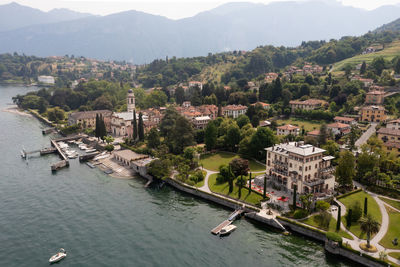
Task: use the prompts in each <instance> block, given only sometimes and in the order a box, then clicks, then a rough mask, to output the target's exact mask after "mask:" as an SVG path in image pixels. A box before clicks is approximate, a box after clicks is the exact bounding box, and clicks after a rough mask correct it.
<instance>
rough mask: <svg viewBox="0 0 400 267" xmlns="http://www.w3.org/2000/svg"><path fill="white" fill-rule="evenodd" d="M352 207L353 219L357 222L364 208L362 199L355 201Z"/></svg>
mask: <svg viewBox="0 0 400 267" xmlns="http://www.w3.org/2000/svg"><path fill="white" fill-rule="evenodd" d="M350 209H351V210H352V214H351V217H350V219H351V221H352V222H357V221H358V220H359V219H360V218H361V216H362V208H361V204H360V201H356V202H353V203H352V204H351V206H350Z"/></svg>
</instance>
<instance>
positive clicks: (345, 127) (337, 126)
mask: <svg viewBox="0 0 400 267" xmlns="http://www.w3.org/2000/svg"><path fill="white" fill-rule="evenodd" d="M326 127H327V129H328V130H330V131H332V133H333V134H334V135H340V136H342V135H346V134H348V133H350V131H351V126H350V124H344V123H340V122H334V123H331V124H328V125H326Z"/></svg>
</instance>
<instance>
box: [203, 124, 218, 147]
mask: <svg viewBox="0 0 400 267" xmlns="http://www.w3.org/2000/svg"><path fill="white" fill-rule="evenodd" d="M217 137H218V129H217V126H215V123H214V122H210V123H208V124H207V127H206V131H205V133H204V142H205V144H206V149H207V150H208V151H210V150H212V149H214V147H215V144H216V143H217Z"/></svg>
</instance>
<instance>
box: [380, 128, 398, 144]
mask: <svg viewBox="0 0 400 267" xmlns="http://www.w3.org/2000/svg"><path fill="white" fill-rule="evenodd" d="M377 133H378V138H379V139H381V140H382V141H383V142H384V143H386V142H394V143H399V144H400V130H399V129H390V128H380V129H379V130H378V132H377Z"/></svg>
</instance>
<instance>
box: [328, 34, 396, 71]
mask: <svg viewBox="0 0 400 267" xmlns="http://www.w3.org/2000/svg"><path fill="white" fill-rule="evenodd" d="M399 54H400V41H395V42H393V43H391V44H389V45H387V47H385V49H383V50H381V51H378V52H375V53H369V54H364V55H357V56H354V57H351V58H347V59H345V60H342V61H339V62H338V63H336V64H334V65H333V70H334V71H336V70H342V69H343V68H344V67H345V66H346V65H347V64H350V65H351V66H353V67H354V66H356V65H358V64H362V63H363V62H364V61H365V62H366V63H367V64H371V63H372V61H373V60H374V58H376V57H378V56H382V57H383V58H384V59H385V60H387V61H391V60H392V59H393V58H395V57H397V56H398V55H399Z"/></svg>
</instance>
